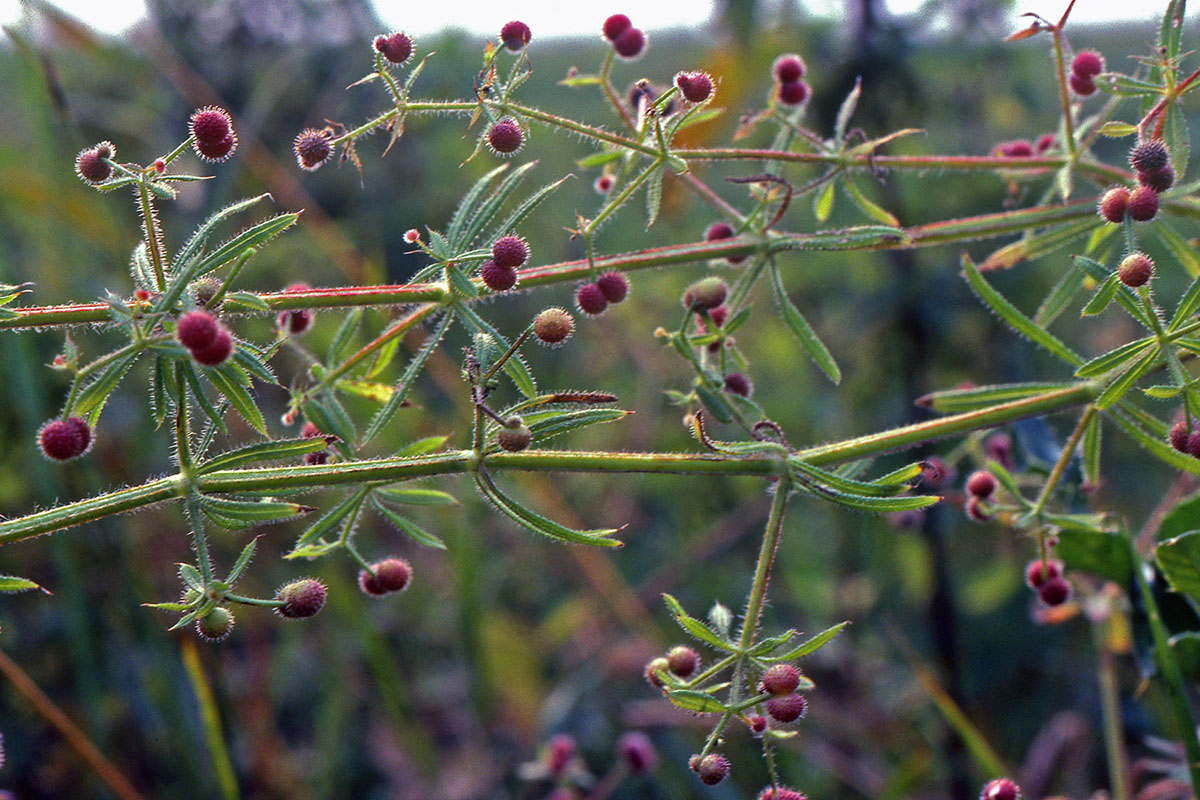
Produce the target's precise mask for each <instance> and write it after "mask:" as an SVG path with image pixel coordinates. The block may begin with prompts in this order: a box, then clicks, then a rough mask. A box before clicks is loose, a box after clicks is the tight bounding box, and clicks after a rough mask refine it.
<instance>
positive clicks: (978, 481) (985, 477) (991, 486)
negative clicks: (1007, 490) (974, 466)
mask: <svg viewBox="0 0 1200 800" xmlns="http://www.w3.org/2000/svg"><path fill="white" fill-rule="evenodd" d="M994 491H996V479H995V478H994V477H992V473H990V472H988V471H987V470H982V469H981V470H976V471H975V472H972V473H971V476H970V477H969V478H967V493H968V494H970V495H973V496H974V497H984V498H987V497H991V496H992V492H994Z"/></svg>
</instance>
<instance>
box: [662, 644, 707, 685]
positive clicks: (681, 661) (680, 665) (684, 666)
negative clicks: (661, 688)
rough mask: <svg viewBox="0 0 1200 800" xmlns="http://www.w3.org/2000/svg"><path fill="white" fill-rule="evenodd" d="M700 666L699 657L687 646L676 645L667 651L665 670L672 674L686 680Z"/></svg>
mask: <svg viewBox="0 0 1200 800" xmlns="http://www.w3.org/2000/svg"><path fill="white" fill-rule="evenodd" d="M698 666H700V656H699V655H697V654H696V651H695V650H693V649H692V648H690V647H688V646H687V645H683V644H680V645H676V646H675V647H672V648H671V649H670V650H668V651H667V668H668V669H670V670H671V672H672V674H675V675H678V676H679V677H681V678H686V677H687V676H688V675H691V674H692V673H693V672H695V671H696V667H698Z"/></svg>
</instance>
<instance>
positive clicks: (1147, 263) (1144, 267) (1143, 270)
mask: <svg viewBox="0 0 1200 800" xmlns="http://www.w3.org/2000/svg"><path fill="white" fill-rule="evenodd" d="M1153 274H1154V262H1153V261H1151V260H1150V256H1148V255H1146V254H1145V253H1130V254H1129V255H1127V256H1125V258H1123V259H1121V266H1120V267H1118V268H1117V278H1119V279H1120V281H1121V283H1123V284H1125V285H1126V286H1132V287H1134V288H1137V287H1138V286H1145V285H1146V283H1147V282H1148V281H1149V280H1150V276H1152V275H1153Z"/></svg>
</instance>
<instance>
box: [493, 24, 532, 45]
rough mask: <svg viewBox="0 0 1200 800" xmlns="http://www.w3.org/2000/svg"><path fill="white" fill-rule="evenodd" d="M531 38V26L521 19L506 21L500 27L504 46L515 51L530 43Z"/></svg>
mask: <svg viewBox="0 0 1200 800" xmlns="http://www.w3.org/2000/svg"><path fill="white" fill-rule="evenodd" d="M530 38H532V34H531V33H530V31H529V26H528V25H526V24H525V23H524V22H521V21H520V20H513V21H512V22H508V23H505V25H504V27H503V28H501V29H500V41H502V42H504V46H505V47H507V48H508V49H509V50H512V51H513V52H516V51H518V50H520V49H521V48H523V47H524V46H525V45H527V44H529V40H530Z"/></svg>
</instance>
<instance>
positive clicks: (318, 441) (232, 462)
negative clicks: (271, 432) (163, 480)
mask: <svg viewBox="0 0 1200 800" xmlns="http://www.w3.org/2000/svg"><path fill="white" fill-rule="evenodd" d="M325 447H326V442H325V439H324V438H323V437H320V436H313V437H308V438H303V439H273V440H271V441H269V442H258V443H257V444H250V445H246V446H245V447H239V448H238V449H236V450H230V451H229V452H228V453H221V454H220V455H218V456H214V457H213V458H211V459H209V460H208V461H206V462H204V463H203V464H201V465H200V466H198V467H196V469H195V473H196V474H197V475H206V474H208V473H210V472H216V471H217V470H219V469H234V468H236V467H243V466H245V465H247V464H255V463H259V462H263V461H278V460H280V459H284V458H287V459H300V458H301V457H303V456H304V455H306V454H308V453H315V452H317V451H318V450H324V449H325Z"/></svg>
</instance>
